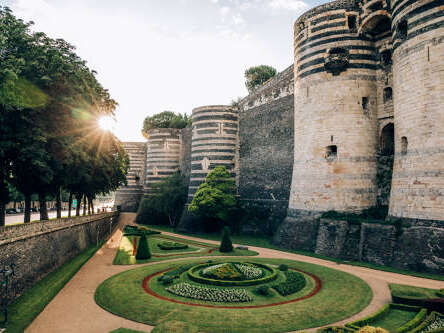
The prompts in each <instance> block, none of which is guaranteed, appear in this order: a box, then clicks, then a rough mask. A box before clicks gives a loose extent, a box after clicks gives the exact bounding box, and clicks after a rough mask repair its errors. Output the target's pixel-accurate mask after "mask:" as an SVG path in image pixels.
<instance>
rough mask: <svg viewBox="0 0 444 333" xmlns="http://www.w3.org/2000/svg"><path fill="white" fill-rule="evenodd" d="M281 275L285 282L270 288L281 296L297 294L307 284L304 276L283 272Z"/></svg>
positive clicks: (297, 273)
mask: <svg viewBox="0 0 444 333" xmlns="http://www.w3.org/2000/svg"><path fill="white" fill-rule="evenodd" d="M283 273H284V275H285V277H286V278H287V280H286V281H285V282H282V283H279V284H276V285H274V286H272V288H273V289H274V290H276V291H277V292H278V293H279V294H280V295H281V296H288V295H291V294H294V293H297V292H298V291H299V290H302V289H303V288H304V287H305V285H306V284H307V281H306V280H305V276H304V275H303V274H301V273H299V272H295V271H284V272H283Z"/></svg>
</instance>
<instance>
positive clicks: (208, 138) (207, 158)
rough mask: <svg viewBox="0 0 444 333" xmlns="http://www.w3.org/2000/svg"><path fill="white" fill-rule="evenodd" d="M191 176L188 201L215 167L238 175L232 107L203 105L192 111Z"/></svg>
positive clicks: (235, 114)
mask: <svg viewBox="0 0 444 333" xmlns="http://www.w3.org/2000/svg"><path fill="white" fill-rule="evenodd" d="M192 119H193V127H192V130H193V133H192V141H191V176H190V186H189V190H188V191H189V192H188V202H189V203H190V202H191V201H192V200H193V196H194V193H195V192H196V191H197V188H198V187H199V185H200V184H202V183H203V182H204V181H205V178H206V176H207V174H208V173H209V172H210V171H211V170H212V169H213V168H214V167H216V166H218V165H223V166H225V167H226V168H227V170H228V171H230V172H231V173H232V174H233V176H236V174H237V172H236V171H237V164H238V163H237V162H236V161H237V142H238V124H239V120H238V110H237V109H236V108H234V107H231V106H225V105H212V106H202V107H199V108H196V109H194V110H193V114H192Z"/></svg>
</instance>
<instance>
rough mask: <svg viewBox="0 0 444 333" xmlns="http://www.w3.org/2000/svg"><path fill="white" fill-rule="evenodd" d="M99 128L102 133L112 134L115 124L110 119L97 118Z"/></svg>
mask: <svg viewBox="0 0 444 333" xmlns="http://www.w3.org/2000/svg"><path fill="white" fill-rule="evenodd" d="M98 123H99V127H100V128H101V129H102V130H104V131H110V132H112V131H113V130H114V127H115V125H116V122H115V120H114V119H113V118H111V117H100V118H99V121H98Z"/></svg>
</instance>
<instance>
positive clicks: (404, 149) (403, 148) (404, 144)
mask: <svg viewBox="0 0 444 333" xmlns="http://www.w3.org/2000/svg"><path fill="white" fill-rule="evenodd" d="M408 145H409V142H408V140H407V137H405V136H403V137H402V138H401V154H402V155H405V154H407V148H408Z"/></svg>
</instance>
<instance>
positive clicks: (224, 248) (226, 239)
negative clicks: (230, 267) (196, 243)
mask: <svg viewBox="0 0 444 333" xmlns="http://www.w3.org/2000/svg"><path fill="white" fill-rule="evenodd" d="M219 251H220V252H223V253H224V252H232V251H233V243H232V242H231V238H230V228H228V227H227V226H225V227H224V231H223V233H222V241H221V242H220V247H219Z"/></svg>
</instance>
